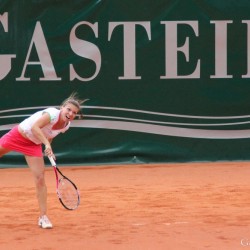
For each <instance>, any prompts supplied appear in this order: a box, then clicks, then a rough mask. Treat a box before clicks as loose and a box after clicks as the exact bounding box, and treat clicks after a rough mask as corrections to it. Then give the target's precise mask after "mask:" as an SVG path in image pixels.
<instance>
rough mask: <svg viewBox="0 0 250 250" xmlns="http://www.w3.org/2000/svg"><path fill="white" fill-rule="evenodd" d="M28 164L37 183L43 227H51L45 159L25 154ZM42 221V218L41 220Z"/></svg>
mask: <svg viewBox="0 0 250 250" xmlns="http://www.w3.org/2000/svg"><path fill="white" fill-rule="evenodd" d="M25 159H26V161H27V164H28V166H29V168H30V169H31V172H32V174H33V177H34V180H35V185H36V193H37V199H38V204H39V209H40V218H44V220H45V222H44V226H43V225H41V226H42V227H43V228H51V227H52V225H51V223H50V221H49V220H48V218H47V216H46V214H47V187H46V183H45V167H44V159H43V157H35V156H27V155H26V156H25ZM39 221H40V220H39Z"/></svg>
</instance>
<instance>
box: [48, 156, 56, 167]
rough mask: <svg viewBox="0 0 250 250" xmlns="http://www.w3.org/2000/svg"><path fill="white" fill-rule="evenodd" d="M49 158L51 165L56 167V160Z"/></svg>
mask: <svg viewBox="0 0 250 250" xmlns="http://www.w3.org/2000/svg"><path fill="white" fill-rule="evenodd" d="M48 158H49V161H50V163H51V165H52V166H56V162H55V160H54V159H53V157H52V156H48Z"/></svg>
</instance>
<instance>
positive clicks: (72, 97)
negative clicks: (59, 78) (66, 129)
mask: <svg viewBox="0 0 250 250" xmlns="http://www.w3.org/2000/svg"><path fill="white" fill-rule="evenodd" d="M87 100H88V99H84V100H82V99H80V98H79V97H78V93H77V92H73V93H72V94H71V95H70V96H69V97H68V98H67V99H65V100H64V101H63V102H62V104H61V106H65V105H67V104H68V103H71V104H73V105H74V106H76V107H77V108H78V110H79V111H78V118H79V119H80V118H82V117H83V114H82V112H81V104H83V103H84V102H86V101H87Z"/></svg>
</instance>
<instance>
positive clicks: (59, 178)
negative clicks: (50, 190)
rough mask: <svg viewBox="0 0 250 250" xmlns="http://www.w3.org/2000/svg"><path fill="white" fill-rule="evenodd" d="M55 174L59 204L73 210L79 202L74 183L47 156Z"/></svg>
mask: <svg viewBox="0 0 250 250" xmlns="http://www.w3.org/2000/svg"><path fill="white" fill-rule="evenodd" d="M49 160H50V163H51V165H52V166H53V168H54V172H55V175H56V193H57V196H58V199H59V201H60V202H61V204H62V205H63V206H64V207H65V208H66V209H68V210H75V209H76V208H77V207H78V206H79V204H80V195H79V192H78V190H77V187H76V185H75V184H74V183H73V182H72V181H71V180H70V179H69V178H67V177H66V176H65V175H63V174H62V172H61V171H60V170H59V168H58V167H57V165H56V162H55V160H54V159H53V157H51V156H49Z"/></svg>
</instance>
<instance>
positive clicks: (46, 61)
mask: <svg viewBox="0 0 250 250" xmlns="http://www.w3.org/2000/svg"><path fill="white" fill-rule="evenodd" d="M33 44H34V46H35V48H36V51H37V54H38V57H39V60H40V61H38V62H29V61H28V59H29V57H30V53H31V49H32V46H33ZM27 65H41V67H42V70H43V73H44V78H40V80H45V81H51V80H52V81H58V80H61V78H59V77H57V75H56V71H55V68H54V65H53V62H52V59H51V56H50V53H49V49H48V46H47V43H46V40H45V37H44V34H43V30H42V26H41V24H40V22H37V23H36V27H35V31H34V34H33V37H32V39H31V43H30V47H29V50H28V54H27V57H26V60H25V63H24V67H23V71H22V74H21V76H20V77H19V78H17V79H16V80H18V81H27V80H30V78H26V77H24V74H25V70H26V67H27Z"/></svg>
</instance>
